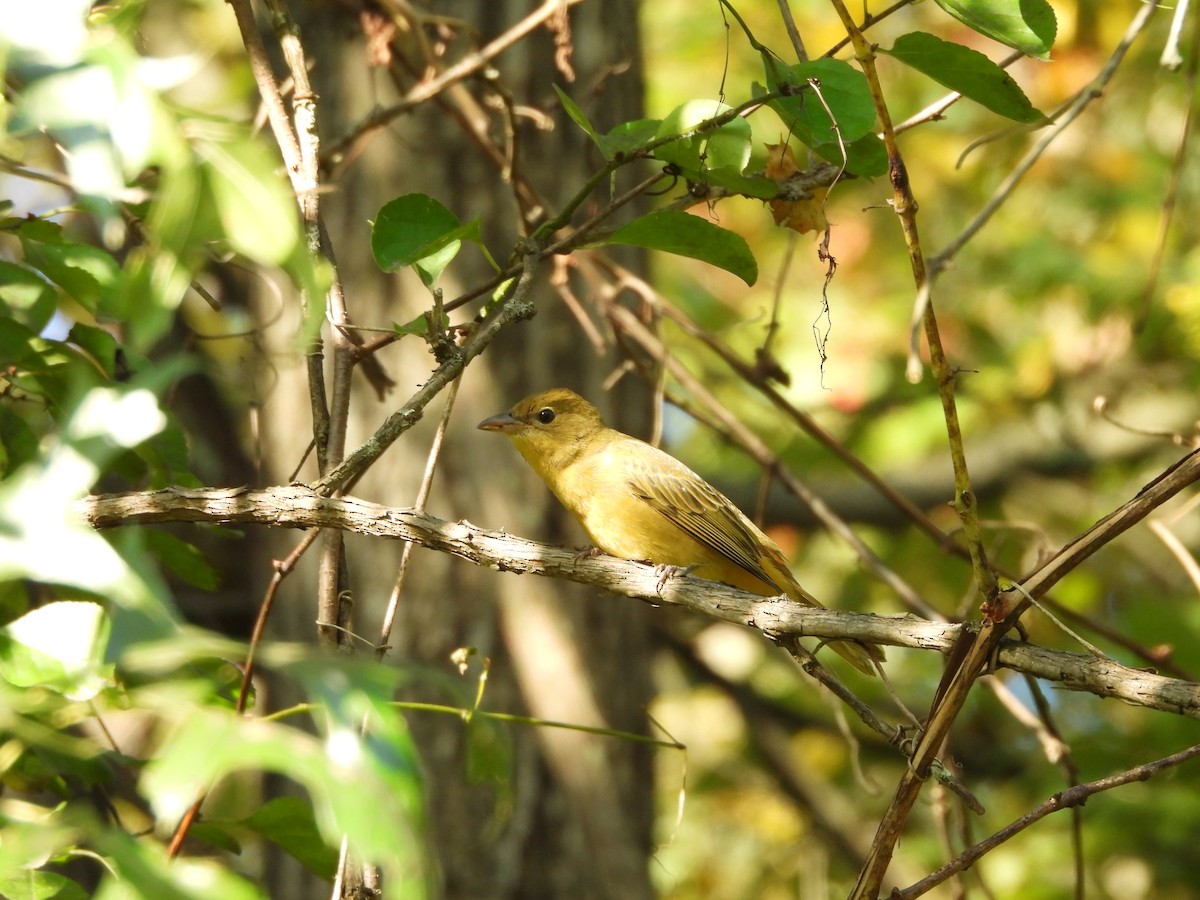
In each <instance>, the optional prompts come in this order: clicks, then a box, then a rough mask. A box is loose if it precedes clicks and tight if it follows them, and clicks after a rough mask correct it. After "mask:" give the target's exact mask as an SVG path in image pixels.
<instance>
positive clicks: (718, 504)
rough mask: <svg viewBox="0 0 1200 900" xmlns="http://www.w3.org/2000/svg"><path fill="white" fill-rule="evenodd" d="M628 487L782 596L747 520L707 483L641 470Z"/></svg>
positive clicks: (686, 476) (693, 477) (687, 475)
mask: <svg viewBox="0 0 1200 900" xmlns="http://www.w3.org/2000/svg"><path fill="white" fill-rule="evenodd" d="M629 486H630V488H631V489H632V490H633V492H634V494H635V495H636V496H638V497H640V498H641V499H642V500H644V501H645V502H646V503H647V504H649V505H650V506H651V507H652V508H653V509H654V510H656V511H657V512H658V513H660V514H661V515H662V516H664V517H665V518H666V519H667V520H668V521H669V522H671V523H672V524H674V525H675V526H676V527H678V528H679V529H680V530H682V531H683V532H684V533H685V534H687V535H688V536H689V537H691V538H693V539H695V540H696V541H699V542H700V543H701V544H704V545H706V546H708V547H711V548H712V549H713V550H715V551H716V552H718V553H720V554H721V555H722V556H724V557H725V558H727V559H728V560H729V561H730V562H732V563H734V564H735V565H737V566H739V567H741V568H743V569H745V570H746V571H747V572H749V573H750V574H751V575H753V576H754V577H755V578H758V579H760V580H761V581H763V582H765V583H766V584H769V585H771V586H772V587H774V588H775V589H776V590H777V591H779V592H780V593H783V590H784V589H783V588H781V587H780V586H779V585H778V584H776V582H775V579H773V578H772V577H771V576H770V575H768V574H767V572H766V570H765V569H763V566H762V563H761V562H759V559H760V556H759V554H760V547H759V543H760V542H759V540H758V539H757V538H756V537H755V535H754V534H753V533H752V532H751V531H750V529H749V527H748V522H747V521H746V518H745V516H743V515H742V514H741V513H740V512H739V511H738V510H737V508H736V507H735V506H734V505H733V504H732V503H731V502H730V501H729V499H728V498H727V497H726V496H725V495H724V494H722V493H721V492H720V491H718V490H717V489H716V488H714V487H713V486H712V485H710V484H709V483H708V482H706V481H704V480H703V479H701V478H699V477H698V476H696V475H694V474H692V473H691V472H690V471H685V472H684V473H681V474H680V473H674V472H669V471H668V472H663V471H654V470H652V469H650V468H649V467H639V468H638V469H637V470H636V471H634V472H632V473H630V478H629Z"/></svg>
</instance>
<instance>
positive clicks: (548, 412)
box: [537, 406, 554, 425]
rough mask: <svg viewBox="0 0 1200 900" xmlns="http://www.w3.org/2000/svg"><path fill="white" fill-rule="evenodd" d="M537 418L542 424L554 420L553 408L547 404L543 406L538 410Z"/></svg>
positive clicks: (547, 423)
mask: <svg viewBox="0 0 1200 900" xmlns="http://www.w3.org/2000/svg"><path fill="white" fill-rule="evenodd" d="M537 420H538V421H539V422H541V423H542V424H543V425H549V424H550V423H551V422H553V421H554V410H552V409H551V408H550V407H549V406H544V407H542V408H541V409H539V410H538V414H537Z"/></svg>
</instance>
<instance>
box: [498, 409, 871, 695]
mask: <svg viewBox="0 0 1200 900" xmlns="http://www.w3.org/2000/svg"><path fill="white" fill-rule="evenodd" d="M479 427H480V428H481V429H483V430H484V431H498V432H501V433H503V434H506V435H508V437H509V438H510V439H511V440H512V442H513V444H515V445H516V447H517V450H518V451H520V453H521V455H522V456H523V457H525V461H526V462H527V463H529V465H531V466H533V470H534V471H535V472H537V473H538V475H539V476H541V479H542V481H544V482H546V485H547V486H548V487H549V488H550V490H551V491H553V492H554V496H556V497H557V498H558V499H559V501H560V502H561V503H562V505H563V506H565V507H566V508H567V509H568V510H570V511H571V512H572V513H573V514H574V515H575V517H576V518H577V519H578V520H579V524H581V525H582V526H583V530H584V531H586V532H587V534H588V537H589V538H590V539H591V541H592V543H593V544H595V545H596V546H597V547H599V548H600V549H601V550H603V551H604V552H605V553H608V554H609V555H611V556H619V557H621V558H623V559H634V560H648V561H650V562H653V563H656V564H658V565H671V566H680V567H694V568H692V569H691V570H692V571H694V572H695V574H696V575H699V576H700V577H701V578H707V579H710V580H712V581H724V582H726V583H727V584H732V585H734V586H735V587H739V588H741V589H742V590H745V591H751V592H753V593H755V594H762V595H763V596H772V595H777V594H787V595H788V596H789V597H791V598H792V599H793V600H797V601H799V602H800V603H803V604H805V605H807V606H821V605H822V604H821V603H820V602H819V601H818V600H817V599H816V598H815V597H813V595H812V594H810V593H808V591H806V590H804V588H802V587H801V586H800V583H799V582H798V581H796V579H795V576H793V575H792V573H791V571H789V569H788V567H787V562H786V560H785V559H784V557H783V552H782V551H781V550H780V549H779V547H778V546H776V544H775V542H774V541H772V540H771V539H770V538H769V537H767V536H766V535H765V534H763V533H762V531H761V530H760V529H759V528H758V527H757V526H756V525H755V524H754V523H753V522H751V521H750V520H749V519H748V518H746V516H745V515H744V514H743V513H742V511H741V510H739V509H738V508H737V507H736V506H734V504H733V502H732V501H731V500H730V499H729V498H728V497H726V496H725V495H724V494H722V493H721V492H720V491H718V490H717V489H716V488H715V487H713V486H712V485H711V484H709V483H708V482H707V481H705V480H704V479H703V478H701V477H700V476H699V475H697V474H696V473H695V472H693V471H692V470H691V469H689V468H688V467H687V466H685V465H684V464H683V463H681V462H680V461H679V460H677V459H675V457H673V456H670V455H669V454H667V453H664V452H663V451H662V450H659V449H658V448H657V447H652V446H650V445H649V444H647V443H646V442H645V441H639V440H638V439H637V438H635V437H630V436H629V435H627V434H622V433H621V432H620V431H617V430H616V429H613V428H609V427H608V426H607V425H605V424H604V422H603V420H602V419H601V418H600V411H599V410H597V409H596V407H594V406H592V404H590V403H588V402H587V401H586V400H584V399H583V398H582V397H580V396H579V395H578V394H576V393H575V392H574V391H569V390H567V389H566V388H555V389H553V390H549V391H545V392H543V393H540V394H534V395H533V396H531V397H526V398H525V399H524V400H522V401H521V402H520V403H518V404H517V405H516V406H514V407H513V408H512V409H511V410H509V411H508V412H506V413H501V414H500V415H498V416H492V417H491V418H490V419H484V420H483V421H482V422H480V423H479ZM829 646H830V647H831V648H832V649H833V650H834V651H835V652H836V653H838V654H839V655H841V656H843V657H845V658H846V659H847V660H849V661H850V663H852V664H853V665H854V667H855V668H856V669H858V670H859V671H861V672H865V673H866V674H868V675H873V674H875V671H874V666H873V665H872V660H882V659H883V651H882V650H881V649H880V648H879V647H877V646H875V645H867V644H859V643H855V642H853V641H830V642H829Z"/></svg>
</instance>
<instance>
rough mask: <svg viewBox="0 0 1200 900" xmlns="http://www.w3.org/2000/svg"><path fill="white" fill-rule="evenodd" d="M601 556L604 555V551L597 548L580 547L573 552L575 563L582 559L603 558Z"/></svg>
mask: <svg viewBox="0 0 1200 900" xmlns="http://www.w3.org/2000/svg"><path fill="white" fill-rule="evenodd" d="M603 555H604V551H603V550H601V549H600V548H599V547H580V548H579V549H578V550H576V551H575V559H576V560H577V561H578V560H584V559H595V558H596V557H597V556H603Z"/></svg>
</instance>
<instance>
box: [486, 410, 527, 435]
mask: <svg viewBox="0 0 1200 900" xmlns="http://www.w3.org/2000/svg"><path fill="white" fill-rule="evenodd" d="M521 424H522V423H521V421H520V420H519V419H514V418H513V415H512V413H500V415H498V416H492V417H491V418H490V419H484V420H483V421H482V422H480V423H479V425H477V426H476V427H477V428H479V429H480V430H482V431H503V432H513V431H516V430H517V429H518V428H520V427H521Z"/></svg>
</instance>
